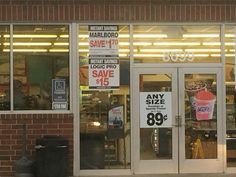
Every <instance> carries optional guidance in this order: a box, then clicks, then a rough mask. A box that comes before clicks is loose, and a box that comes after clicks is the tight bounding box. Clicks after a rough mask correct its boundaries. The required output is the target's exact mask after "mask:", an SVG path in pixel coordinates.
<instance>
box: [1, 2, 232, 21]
mask: <svg viewBox="0 0 236 177" xmlns="http://www.w3.org/2000/svg"><path fill="white" fill-rule="evenodd" d="M235 12H236V1H235V0H0V21H2V22H22V21H24V22H71V21H76V22H88V21H91V22H94V21H95V22H98V21H100V22H114V21H118V22H137V21H138V22H196V21H197V22H235V21H236V13H235Z"/></svg>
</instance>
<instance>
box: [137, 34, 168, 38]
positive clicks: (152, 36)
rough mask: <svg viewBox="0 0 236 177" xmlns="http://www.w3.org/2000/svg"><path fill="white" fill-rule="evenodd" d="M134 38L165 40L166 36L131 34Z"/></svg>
mask: <svg viewBox="0 0 236 177" xmlns="http://www.w3.org/2000/svg"><path fill="white" fill-rule="evenodd" d="M133 36H134V38H167V35H166V34H133Z"/></svg>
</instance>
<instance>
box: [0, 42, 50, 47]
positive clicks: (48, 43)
mask: <svg viewBox="0 0 236 177" xmlns="http://www.w3.org/2000/svg"><path fill="white" fill-rule="evenodd" d="M3 45H5V46H9V45H10V43H9V42H5V43H3ZM13 45H14V46H50V45H52V43H51V42H14V43H13Z"/></svg>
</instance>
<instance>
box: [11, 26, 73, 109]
mask: <svg viewBox="0 0 236 177" xmlns="http://www.w3.org/2000/svg"><path fill="white" fill-rule="evenodd" d="M13 74H14V75H13V98H14V99H13V101H14V106H13V107H14V110H52V109H53V110H61V109H63V110H68V109H69V26H65V25H60V26H42V25H26V26H25V25H16V26H14V27H13Z"/></svg>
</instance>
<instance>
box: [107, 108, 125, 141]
mask: <svg viewBox="0 0 236 177" xmlns="http://www.w3.org/2000/svg"><path fill="white" fill-rule="evenodd" d="M123 125H124V106H123V105H117V106H113V107H112V108H110V109H109V111H108V125H107V126H108V127H107V128H108V138H122V137H123V133H124V130H123Z"/></svg>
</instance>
